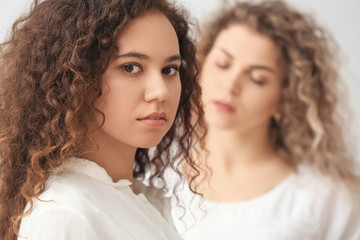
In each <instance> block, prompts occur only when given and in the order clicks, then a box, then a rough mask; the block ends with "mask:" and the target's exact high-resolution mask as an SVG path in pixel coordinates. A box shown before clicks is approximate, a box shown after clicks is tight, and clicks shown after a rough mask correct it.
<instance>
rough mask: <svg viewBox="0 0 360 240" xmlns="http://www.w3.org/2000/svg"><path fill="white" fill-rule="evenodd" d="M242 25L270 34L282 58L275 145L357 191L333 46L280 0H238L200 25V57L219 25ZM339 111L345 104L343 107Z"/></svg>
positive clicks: (292, 159) (285, 155) (289, 156)
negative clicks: (241, 0)
mask: <svg viewBox="0 0 360 240" xmlns="http://www.w3.org/2000/svg"><path fill="white" fill-rule="evenodd" d="M232 24H243V25H245V26H248V27H250V28H252V29H254V30H255V31H257V32H259V33H261V34H263V35H265V36H267V37H269V38H270V39H272V40H273V41H274V42H275V43H276V45H277V46H278V47H279V48H280V49H281V51H282V54H283V57H284V60H285V63H286V72H285V75H286V79H285V81H284V85H283V91H282V99H281V103H280V105H281V113H280V115H281V118H280V120H279V121H277V122H275V121H273V123H272V129H271V132H272V133H273V134H274V138H275V143H276V147H277V149H278V150H279V153H280V154H281V155H282V157H283V159H286V161H288V163H289V164H291V165H293V166H297V165H298V164H300V163H308V164H310V165H312V166H314V167H315V168H316V169H318V170H319V171H320V172H322V173H324V174H326V175H328V176H330V177H332V178H334V179H336V180H340V182H342V183H344V184H345V185H346V186H347V187H349V188H350V190H351V191H352V192H355V193H356V194H357V195H359V194H360V193H359V191H360V188H359V186H360V177H359V175H358V174H357V173H356V171H355V169H356V167H357V164H356V161H355V160H354V157H353V156H352V153H351V151H352V149H351V147H349V146H350V144H349V142H347V141H346V138H345V134H344V127H345V125H344V124H342V123H343V122H344V119H343V118H341V117H340V115H339V111H338V110H339V108H338V107H343V106H345V105H344V103H343V102H342V99H343V98H344V95H340V94H341V90H342V88H341V87H342V86H341V82H340V77H339V73H338V71H337V69H338V66H339V64H338V62H337V58H336V53H337V48H338V47H337V45H336V43H335V41H334V40H333V38H332V37H331V35H330V34H329V33H328V32H327V31H325V29H323V28H322V27H320V26H319V25H317V24H316V23H315V21H314V20H313V18H312V17H311V16H309V15H306V14H302V13H299V12H298V11H297V10H295V9H293V8H291V7H290V6H288V5H287V4H285V3H284V2H282V1H263V2H256V3H254V2H237V3H235V4H233V5H231V6H229V7H228V8H225V9H223V10H222V11H220V13H219V14H218V16H216V17H215V18H214V20H213V21H211V22H209V23H208V24H207V25H206V26H205V27H204V28H203V29H202V30H203V32H202V34H201V35H202V41H201V42H200V44H199V45H200V47H199V48H200V49H199V55H200V62H203V61H204V59H205V58H206V56H207V54H208V53H209V51H210V50H211V48H212V46H213V44H214V41H215V39H216V37H217V36H218V34H219V33H220V32H221V30H223V29H225V28H227V27H228V26H230V25H232ZM342 110H343V108H342Z"/></svg>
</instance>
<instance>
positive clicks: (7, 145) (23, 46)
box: [0, 0, 204, 240]
mask: <svg viewBox="0 0 360 240" xmlns="http://www.w3.org/2000/svg"><path fill="white" fill-rule="evenodd" d="M146 11H160V12H162V13H163V14H164V15H166V16H167V17H168V19H169V20H170V22H171V23H172V25H173V27H174V29H175V31H176V33H177V36H178V40H179V45H180V54H181V56H182V58H183V60H184V63H185V64H184V65H185V66H184V67H182V68H181V69H180V77H181V84H182V93H181V99H180V105H179V109H178V113H177V116H176V119H175V123H174V126H173V127H172V128H171V129H170V131H169V132H168V133H167V134H166V136H165V137H164V139H163V140H162V141H161V143H160V144H159V145H158V146H157V147H156V150H155V152H156V154H155V155H154V156H152V157H150V156H149V154H148V150H147V149H138V150H137V152H136V156H135V167H134V177H137V178H141V177H143V176H144V174H145V172H146V171H147V170H148V169H154V167H155V169H156V170H155V171H154V172H153V174H154V176H161V175H162V173H163V171H164V169H165V168H166V167H168V166H169V165H172V163H171V161H170V159H171V158H170V146H171V145H173V144H174V145H175V146H176V147H177V149H178V153H179V154H184V156H185V157H184V161H186V162H187V164H188V165H190V166H192V167H193V168H194V169H196V167H195V165H196V164H195V162H194V161H193V160H192V158H191V156H190V154H189V152H190V148H191V147H192V146H193V145H194V144H195V143H196V142H197V141H198V140H199V139H201V138H202V133H201V131H199V130H201V129H202V126H203V124H204V120H203V112H202V108H201V103H200V95H201V89H200V87H199V85H198V83H197V81H196V80H195V79H196V75H197V72H198V64H197V61H196V59H195V53H196V48H195V45H194V43H193V41H192V39H191V38H190V37H189V31H190V30H189V24H188V22H187V19H186V16H187V15H186V13H185V12H183V11H180V10H178V9H177V8H176V7H174V6H173V5H172V4H170V3H168V2H167V1H166V0H151V1H149V0H109V1H100V0H46V1H42V2H39V1H37V0H35V1H34V3H33V6H32V9H31V11H30V13H29V14H28V15H27V16H24V17H22V18H20V19H18V20H17V21H16V22H15V23H14V25H13V27H12V35H11V38H10V39H9V40H8V41H6V42H4V43H3V44H1V47H0V51H1V52H0V54H1V55H0V72H1V74H0V109H1V114H0V239H4V240H13V239H16V237H17V233H18V229H19V224H20V221H21V219H22V218H23V217H24V216H26V215H27V214H30V212H31V210H32V207H33V200H32V199H33V198H37V197H38V196H39V195H40V194H41V193H42V192H43V191H44V187H45V183H46V180H47V178H48V177H49V175H50V174H51V173H53V172H55V171H56V169H57V167H58V166H60V165H63V164H66V161H67V159H68V158H69V157H72V156H75V157H81V156H83V155H84V154H85V153H86V148H85V146H84V145H83V143H84V142H85V139H86V136H87V135H88V133H89V131H90V130H89V129H88V128H87V124H86V123H87V122H88V121H91V120H92V119H94V117H95V115H97V114H101V115H102V117H103V120H104V115H103V114H102V113H101V112H100V111H99V110H98V109H97V108H96V107H95V102H96V100H97V99H98V98H99V97H100V96H101V94H102V92H101V82H100V79H101V76H102V74H103V73H104V72H105V70H106V68H107V66H108V64H109V62H110V60H111V59H112V58H113V57H114V56H115V55H116V52H117V49H116V40H117V39H118V36H119V34H120V33H121V30H122V29H123V28H124V27H125V26H126V25H127V23H128V22H129V21H131V20H132V19H134V18H136V17H138V16H140V15H141V14H143V13H145V12H146ZM191 112H195V113H196V115H197V116H198V118H197V119H195V120H194V118H192V117H191V115H192V114H191ZM195 129H197V130H196V131H195ZM27 203H29V206H30V207H29V208H28V209H27V210H26V211H25V212H24V210H25V206H26V204H27Z"/></svg>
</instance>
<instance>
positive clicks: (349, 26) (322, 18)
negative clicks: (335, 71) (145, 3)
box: [0, 0, 360, 162]
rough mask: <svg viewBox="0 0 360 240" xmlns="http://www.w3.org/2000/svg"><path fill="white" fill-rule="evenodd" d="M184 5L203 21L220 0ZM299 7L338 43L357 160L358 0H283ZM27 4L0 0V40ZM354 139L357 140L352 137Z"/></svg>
mask: <svg viewBox="0 0 360 240" xmlns="http://www.w3.org/2000/svg"><path fill="white" fill-rule="evenodd" d="M176 1H177V2H178V3H180V4H182V5H183V6H185V7H187V8H188V9H189V10H190V12H191V13H192V14H193V16H194V17H196V18H197V19H198V20H199V22H200V23H201V22H203V21H204V20H206V19H207V18H208V17H211V13H212V12H213V11H214V10H216V8H217V7H218V6H219V4H221V0H176ZM286 2H288V3H290V4H292V5H293V6H296V7H298V8H299V9H300V10H302V11H305V12H308V13H311V14H313V15H314V16H315V18H316V20H317V21H318V22H319V23H320V24H321V25H322V26H324V27H326V28H327V29H328V30H329V31H330V32H331V33H332V34H333V36H334V38H335V39H336V41H337V42H338V43H339V46H340V49H341V51H342V59H343V65H342V66H339V70H340V71H341V73H342V75H343V77H344V80H345V83H346V85H347V87H348V93H349V96H344V97H346V98H347V99H348V101H349V105H350V107H351V109H352V111H353V119H352V126H350V127H349V134H352V135H353V136H354V137H355V141H356V142H355V146H356V148H357V150H356V154H357V155H356V158H357V160H358V161H359V162H360V142H359V139H360V110H359V106H358V105H359V104H360V94H359V92H360V72H359V68H360V27H359V26H358V23H360V14H358V11H359V10H360V1H358V0H343V1H339V0H315V1H314V0H286ZM30 4H31V1H30V0H12V1H5V0H1V3H0V42H2V41H4V40H5V37H6V36H7V34H9V32H10V30H11V25H12V23H13V22H14V21H15V20H16V19H17V18H18V17H19V16H20V15H21V14H22V13H23V12H24V11H25V10H26V9H28V8H29V6H30ZM356 139H358V140H356Z"/></svg>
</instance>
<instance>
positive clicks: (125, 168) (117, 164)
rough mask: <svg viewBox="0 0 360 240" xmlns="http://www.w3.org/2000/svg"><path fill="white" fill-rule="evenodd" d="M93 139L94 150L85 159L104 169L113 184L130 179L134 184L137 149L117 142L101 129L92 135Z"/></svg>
mask: <svg viewBox="0 0 360 240" xmlns="http://www.w3.org/2000/svg"><path fill="white" fill-rule="evenodd" d="M91 139H93V143H92V144H91V146H92V147H91V149H92V150H91V151H89V152H88V153H87V154H86V156H85V157H86V158H87V159H88V160H90V161H93V162H96V163H97V164H98V165H99V166H101V167H103V168H104V169H105V170H106V172H107V173H108V174H109V176H110V177H111V178H112V180H113V182H117V181H119V180H120V179H128V180H129V181H130V182H132V181H133V167H134V160H135V153H136V149H137V148H135V147H132V146H129V145H126V144H124V143H122V142H119V141H117V140H116V139H114V138H112V137H111V136H109V135H107V134H106V133H104V132H103V131H102V130H101V129H98V130H95V131H94V132H93V133H92V134H91Z"/></svg>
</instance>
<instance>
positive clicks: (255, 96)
mask: <svg viewBox="0 0 360 240" xmlns="http://www.w3.org/2000/svg"><path fill="white" fill-rule="evenodd" d="M247 99H248V103H249V104H248V107H249V110H250V111H252V112H254V113H255V114H259V115H264V116H265V115H266V117H268V116H269V117H270V116H271V115H273V114H274V112H275V111H276V109H277V108H278V104H279V100H280V91H279V90H277V89H273V90H271V91H257V92H249V94H248V96H247Z"/></svg>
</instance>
